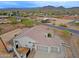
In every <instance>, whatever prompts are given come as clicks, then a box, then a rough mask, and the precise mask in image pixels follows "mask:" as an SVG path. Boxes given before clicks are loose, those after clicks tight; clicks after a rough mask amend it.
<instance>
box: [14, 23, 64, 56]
mask: <svg viewBox="0 0 79 59" xmlns="http://www.w3.org/2000/svg"><path fill="white" fill-rule="evenodd" d="M47 33H51V34H52V37H51V38H49V37H47ZM13 41H14V46H16V43H15V41H18V42H19V43H17V44H18V46H19V47H20V46H21V47H27V48H30V50H32V49H33V48H34V49H35V51H36V53H35V55H34V57H64V54H65V53H64V49H63V47H62V43H63V41H62V39H61V38H60V37H58V36H57V35H56V36H55V37H54V38H53V30H50V29H48V27H47V26H45V25H39V26H35V27H33V28H31V29H28V30H24V29H23V32H22V33H21V34H20V35H17V36H16V37H15V38H14V40H13ZM43 52H44V54H43ZM54 53H55V54H57V55H56V56H55V55H53V54H54ZM58 53H59V54H58ZM45 54H47V56H46V55H45ZM41 55H42V56H41Z"/></svg>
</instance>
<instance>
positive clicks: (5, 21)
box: [0, 15, 10, 23]
mask: <svg viewBox="0 0 79 59" xmlns="http://www.w3.org/2000/svg"><path fill="white" fill-rule="evenodd" d="M7 18H8V16H3V15H1V16H0V23H9V22H10V21H9V20H8V19H7Z"/></svg>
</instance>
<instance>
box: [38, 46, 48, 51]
mask: <svg viewBox="0 0 79 59" xmlns="http://www.w3.org/2000/svg"><path fill="white" fill-rule="evenodd" d="M38 50H39V51H43V52H48V47H44V46H38Z"/></svg>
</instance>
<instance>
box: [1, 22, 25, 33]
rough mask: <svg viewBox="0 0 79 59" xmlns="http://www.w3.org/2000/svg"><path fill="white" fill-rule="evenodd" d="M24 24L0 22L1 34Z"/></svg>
mask: <svg viewBox="0 0 79 59" xmlns="http://www.w3.org/2000/svg"><path fill="white" fill-rule="evenodd" d="M23 27H24V25H23V24H19V23H18V24H16V25H12V24H0V28H1V29H2V34H3V33H6V32H9V31H12V30H15V29H17V28H23Z"/></svg>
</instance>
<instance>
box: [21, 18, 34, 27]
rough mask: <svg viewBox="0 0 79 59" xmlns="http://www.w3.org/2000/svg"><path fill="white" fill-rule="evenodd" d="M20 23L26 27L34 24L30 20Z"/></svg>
mask: <svg viewBox="0 0 79 59" xmlns="http://www.w3.org/2000/svg"><path fill="white" fill-rule="evenodd" d="M21 23H22V24H24V25H25V26H27V27H32V26H33V24H34V22H33V20H30V19H23V20H22V21H21Z"/></svg>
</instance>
